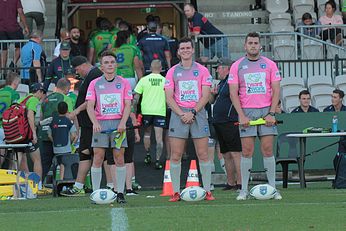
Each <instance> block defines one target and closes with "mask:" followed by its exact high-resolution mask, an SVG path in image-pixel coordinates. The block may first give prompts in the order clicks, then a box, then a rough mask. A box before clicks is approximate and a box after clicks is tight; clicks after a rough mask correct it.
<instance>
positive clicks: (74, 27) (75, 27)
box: [70, 26, 80, 31]
mask: <svg viewBox="0 0 346 231" xmlns="http://www.w3.org/2000/svg"><path fill="white" fill-rule="evenodd" d="M73 29H78V30H80V29H79V27H77V26H73V27H71V28H70V31H71V30H73Z"/></svg>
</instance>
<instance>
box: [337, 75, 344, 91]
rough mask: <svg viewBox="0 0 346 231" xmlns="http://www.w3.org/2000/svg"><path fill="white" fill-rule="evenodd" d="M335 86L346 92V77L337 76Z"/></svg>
mask: <svg viewBox="0 0 346 231" xmlns="http://www.w3.org/2000/svg"><path fill="white" fill-rule="evenodd" d="M334 86H335V87H336V88H338V89H340V90H343V91H344V92H346V75H338V76H335V79H334Z"/></svg>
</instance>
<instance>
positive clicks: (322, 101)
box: [312, 95, 332, 112]
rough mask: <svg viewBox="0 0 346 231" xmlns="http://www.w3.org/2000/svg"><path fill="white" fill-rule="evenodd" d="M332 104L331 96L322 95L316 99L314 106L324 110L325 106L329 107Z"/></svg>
mask: <svg viewBox="0 0 346 231" xmlns="http://www.w3.org/2000/svg"><path fill="white" fill-rule="evenodd" d="M331 104H332V101H331V96H330V95H329V96H322V97H319V98H318V100H317V101H314V102H313V104H312V106H314V107H315V108H317V109H318V110H319V111H321V112H322V111H323V109H324V108H326V107H328V106H329V105H331Z"/></svg>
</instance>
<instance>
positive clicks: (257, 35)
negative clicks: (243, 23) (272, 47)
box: [245, 32, 260, 42]
mask: <svg viewBox="0 0 346 231" xmlns="http://www.w3.org/2000/svg"><path fill="white" fill-rule="evenodd" d="M248 38H258V40H260V35H259V33H257V32H250V33H248V34H247V35H246V37H245V42H246V41H247V39H248Z"/></svg>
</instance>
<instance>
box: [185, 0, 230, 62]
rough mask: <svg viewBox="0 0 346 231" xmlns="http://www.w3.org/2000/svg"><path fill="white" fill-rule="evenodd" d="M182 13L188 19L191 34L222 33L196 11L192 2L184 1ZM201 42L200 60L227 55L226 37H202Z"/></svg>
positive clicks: (204, 60) (205, 60)
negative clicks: (202, 48) (202, 47)
mask: <svg viewBox="0 0 346 231" xmlns="http://www.w3.org/2000/svg"><path fill="white" fill-rule="evenodd" d="M184 13H185V16H186V17H187V20H188V27H189V32H190V34H191V35H193V36H197V35H223V33H222V32H221V31H220V30H219V29H217V28H216V27H215V26H214V25H213V24H212V23H211V22H210V21H209V20H208V19H207V18H206V17H205V16H203V15H202V14H201V13H199V12H197V11H196V9H195V7H194V5H193V4H191V3H186V4H185V6H184ZM201 42H202V43H203V45H204V50H203V52H202V53H203V54H202V57H201V61H202V62H207V61H208V59H212V58H214V56H215V55H216V56H217V57H218V58H221V57H224V58H226V57H227V58H228V57H229V51H228V40H227V38H226V37H219V38H204V39H201ZM198 55H199V54H198Z"/></svg>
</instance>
